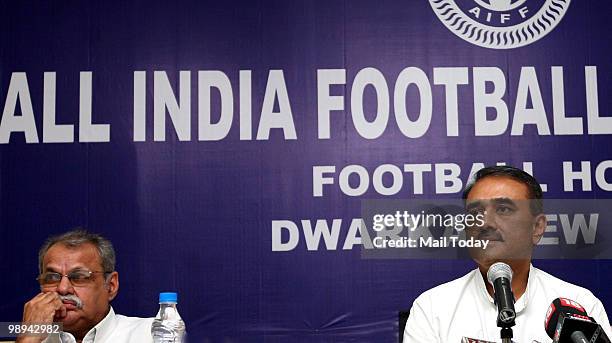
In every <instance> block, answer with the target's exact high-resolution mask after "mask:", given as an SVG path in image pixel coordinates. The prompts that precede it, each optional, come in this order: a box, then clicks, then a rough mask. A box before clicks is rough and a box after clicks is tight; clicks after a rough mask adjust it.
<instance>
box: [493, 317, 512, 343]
mask: <svg viewBox="0 0 612 343" xmlns="http://www.w3.org/2000/svg"><path fill="white" fill-rule="evenodd" d="M502 317H503V315H502V313H500V314H499V315H498V317H497V326H498V327H500V328H501V330H500V334H499V335H500V337H501V341H502V343H512V336H513V335H512V327H513V326H514V325H516V323H515V322H514V318H512V320H502Z"/></svg>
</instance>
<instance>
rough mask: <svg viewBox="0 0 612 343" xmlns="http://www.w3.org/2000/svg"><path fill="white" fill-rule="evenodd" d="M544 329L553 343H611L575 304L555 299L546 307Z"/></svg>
mask: <svg viewBox="0 0 612 343" xmlns="http://www.w3.org/2000/svg"><path fill="white" fill-rule="evenodd" d="M544 328H545V329H546V333H547V334H548V337H550V338H552V339H553V343H565V342H573V343H585V342H590V343H611V342H610V339H609V338H608V336H607V335H606V333H605V332H604V331H603V329H602V327H601V325H599V324H597V322H595V320H594V319H593V318H592V317H589V316H588V315H587V312H586V310H585V309H584V307H582V306H581V305H580V304H578V303H577V302H575V301H573V300H570V299H566V298H557V299H555V300H553V302H552V303H551V304H550V306H549V307H548V311H546V318H545V320H544Z"/></svg>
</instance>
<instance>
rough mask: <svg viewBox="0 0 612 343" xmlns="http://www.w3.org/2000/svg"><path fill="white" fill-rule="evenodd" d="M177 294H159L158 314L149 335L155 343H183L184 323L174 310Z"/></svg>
mask: <svg viewBox="0 0 612 343" xmlns="http://www.w3.org/2000/svg"><path fill="white" fill-rule="evenodd" d="M177 298H178V296H177V294H176V293H171V292H165V293H159V312H158V313H157V316H156V317H155V320H153V325H151V335H152V336H153V342H155V343H183V342H184V338H185V323H184V322H183V319H181V316H180V315H179V313H178V310H177V309H176V304H177Z"/></svg>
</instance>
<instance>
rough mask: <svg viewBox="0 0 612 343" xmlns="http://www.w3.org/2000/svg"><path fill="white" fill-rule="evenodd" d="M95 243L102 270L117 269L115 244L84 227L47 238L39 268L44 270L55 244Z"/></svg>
mask: <svg viewBox="0 0 612 343" xmlns="http://www.w3.org/2000/svg"><path fill="white" fill-rule="evenodd" d="M86 243H89V244H93V245H94V246H95V247H96V249H97V250H98V254H99V255H100V261H101V263H102V269H103V270H102V271H103V272H106V273H110V272H114V271H115V262H116V261H115V249H113V244H112V243H111V242H110V241H109V240H108V239H106V238H104V237H102V236H100V235H98V234H95V233H91V232H88V231H86V230H85V229H83V228H78V229H75V230H72V231H68V232H66V233H62V234H59V235H56V236H52V237H49V238H47V240H46V241H45V243H44V244H43V245H42V247H41V248H40V250H39V252H38V270H39V272H40V273H42V272H43V259H44V258H45V254H47V251H49V249H50V248H51V247H52V246H53V245H55V244H63V245H65V246H67V247H70V248H76V247H79V246H81V245H83V244H86Z"/></svg>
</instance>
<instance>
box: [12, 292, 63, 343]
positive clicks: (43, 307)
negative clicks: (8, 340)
mask: <svg viewBox="0 0 612 343" xmlns="http://www.w3.org/2000/svg"><path fill="white" fill-rule="evenodd" d="M64 317H66V306H64V303H63V302H62V301H61V300H60V298H59V295H58V294H57V292H47V293H43V292H41V293H39V294H37V295H36V296H35V297H34V298H32V300H30V301H28V302H27V303H26V304H25V306H24V307H23V323H24V324H51V323H53V320H54V319H56V320H62V319H63V318H64ZM44 339H45V337H44V336H21V337H19V338H17V341H16V342H17V343H39V342H42V341H43V340H44Z"/></svg>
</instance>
